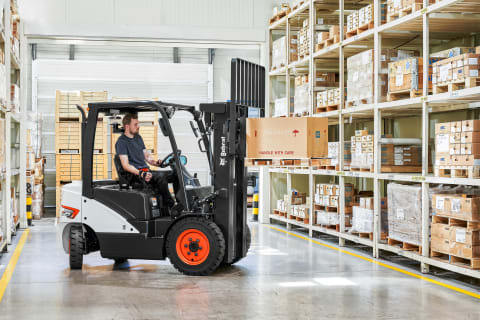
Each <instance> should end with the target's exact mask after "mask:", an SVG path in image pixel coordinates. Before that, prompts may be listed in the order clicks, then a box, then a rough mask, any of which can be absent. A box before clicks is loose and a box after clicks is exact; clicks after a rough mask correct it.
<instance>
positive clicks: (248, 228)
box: [225, 225, 252, 265]
mask: <svg viewBox="0 0 480 320" xmlns="http://www.w3.org/2000/svg"><path fill="white" fill-rule="evenodd" d="M251 243H252V233H251V232H250V227H249V226H248V225H247V252H248V251H249V250H250V244H251ZM243 258H245V257H237V258H235V259H233V261H232V262H231V263H225V265H232V264H234V263H237V262H238V261H240V260H242V259H243Z"/></svg>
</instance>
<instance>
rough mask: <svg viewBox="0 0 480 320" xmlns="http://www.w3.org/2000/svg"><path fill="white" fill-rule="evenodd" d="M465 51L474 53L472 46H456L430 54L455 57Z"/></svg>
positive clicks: (433, 56)
mask: <svg viewBox="0 0 480 320" xmlns="http://www.w3.org/2000/svg"><path fill="white" fill-rule="evenodd" d="M465 53H475V48H473V47H456V48H450V49H447V50H443V51H440V52H435V53H432V54H431V55H430V57H432V58H442V59H445V58H452V57H456V56H459V55H462V54H465Z"/></svg>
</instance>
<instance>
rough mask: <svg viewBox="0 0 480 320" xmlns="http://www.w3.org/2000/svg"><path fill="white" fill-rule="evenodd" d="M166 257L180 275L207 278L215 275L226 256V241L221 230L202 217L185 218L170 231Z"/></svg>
mask: <svg viewBox="0 0 480 320" xmlns="http://www.w3.org/2000/svg"><path fill="white" fill-rule="evenodd" d="M166 249H167V256H168V258H169V259H170V262H171V263H172V264H173V266H174V267H175V268H176V269H177V270H178V271H180V272H181V273H183V274H186V275H190V276H206V275H210V274H211V273H212V272H214V271H215V270H216V269H217V268H218V266H219V265H220V263H221V262H222V260H223V256H224V255H225V239H224V237H223V233H222V231H221V230H220V228H219V227H218V226H217V225H216V224H215V223H214V222H213V221H209V220H207V219H205V218H201V217H188V218H185V219H182V220H181V221H179V222H178V223H176V224H175V225H174V226H173V227H172V229H171V230H170V232H169V234H168V237H167V243H166Z"/></svg>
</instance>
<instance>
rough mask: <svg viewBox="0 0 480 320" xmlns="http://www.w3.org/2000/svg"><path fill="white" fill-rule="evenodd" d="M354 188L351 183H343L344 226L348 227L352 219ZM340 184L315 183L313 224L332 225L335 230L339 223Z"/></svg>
mask: <svg viewBox="0 0 480 320" xmlns="http://www.w3.org/2000/svg"><path fill="white" fill-rule="evenodd" d="M354 194H355V190H354V187H353V184H350V183H345V226H346V227H350V225H351V219H352V205H353V198H354ZM339 196H340V186H339V185H337V184H323V183H321V184H316V185H315V199H314V201H315V202H314V208H315V216H316V218H315V220H314V224H317V225H323V226H326V227H329V226H333V227H335V229H337V231H338V230H339V225H340V216H339V210H338V207H339V204H340V200H339Z"/></svg>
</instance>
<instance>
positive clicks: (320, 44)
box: [315, 25, 340, 51]
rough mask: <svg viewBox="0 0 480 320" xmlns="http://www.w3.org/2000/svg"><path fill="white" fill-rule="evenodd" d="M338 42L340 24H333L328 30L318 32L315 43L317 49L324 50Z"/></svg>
mask: <svg viewBox="0 0 480 320" xmlns="http://www.w3.org/2000/svg"><path fill="white" fill-rule="evenodd" d="M337 42H340V26H338V25H336V26H335V25H334V26H331V27H330V28H329V30H328V32H326V31H323V32H318V33H317V41H316V44H315V51H319V50H322V49H324V48H326V47H329V46H331V45H333V44H335V43H337Z"/></svg>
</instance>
